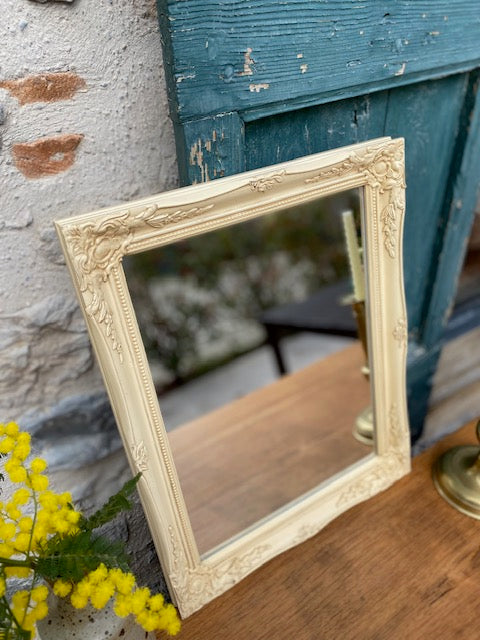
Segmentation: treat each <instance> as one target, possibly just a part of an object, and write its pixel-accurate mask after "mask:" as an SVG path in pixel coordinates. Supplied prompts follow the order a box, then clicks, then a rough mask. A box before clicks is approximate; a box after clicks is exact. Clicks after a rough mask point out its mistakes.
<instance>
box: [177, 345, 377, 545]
mask: <svg viewBox="0 0 480 640" xmlns="http://www.w3.org/2000/svg"><path fill="white" fill-rule="evenodd" d="M363 363H364V356H363V352H362V349H361V346H360V343H358V342H357V343H355V344H354V345H352V346H350V347H347V348H345V349H343V350H341V351H339V352H337V353H335V354H333V355H331V356H328V357H327V358H324V359H322V360H319V361H318V362H316V363H315V364H313V365H310V366H308V367H306V368H304V369H302V370H300V371H298V372H296V373H293V374H291V375H288V376H284V377H283V378H279V379H278V380H277V381H276V382H274V383H272V384H270V385H268V386H266V387H264V388H262V389H258V390H257V391H255V392H253V393H250V394H248V395H247V396H245V397H244V398H240V399H238V400H236V401H234V402H231V403H230V404H227V405H226V406H225V407H222V408H220V409H218V410H216V411H213V412H211V413H208V414H207V415H205V416H202V417H201V418H198V419H196V420H194V421H192V422H189V423H188V424H185V425H182V426H181V427H178V428H176V429H174V430H172V431H170V432H169V434H168V436H169V440H170V444H171V447H172V451H173V458H174V460H175V466H176V468H177V472H178V475H179V478H180V485H181V487H182V491H183V494H184V497H185V501H186V504H187V508H188V512H189V516H190V520H191V523H192V527H193V531H194V534H195V539H196V541H197V545H198V547H199V551H200V553H205V552H207V551H209V550H211V549H212V548H213V547H215V546H216V545H218V544H220V543H222V542H225V540H227V539H228V538H230V537H231V536H233V535H235V534H237V533H239V532H240V531H242V530H243V529H245V528H247V527H249V526H251V525H253V524H254V523H255V522H257V521H258V520H260V519H261V518H264V517H266V516H268V515H270V514H271V513H272V512H273V511H275V510H276V509H279V508H281V507H284V506H285V505H286V504H287V503H289V502H291V501H292V500H295V499H296V498H298V497H299V496H301V495H302V494H304V493H305V492H307V491H310V490H311V489H313V488H314V487H316V486H317V485H319V484H320V483H321V482H323V481H324V480H327V479H328V478H330V477H331V476H332V475H334V474H336V473H338V472H340V471H342V470H343V469H345V468H347V467H348V466H350V465H351V464H353V463H354V462H357V461H358V460H360V459H361V458H363V457H364V456H367V455H369V454H370V453H371V451H372V448H371V447H370V446H366V445H363V444H360V443H359V442H358V441H357V440H355V438H354V437H353V435H352V429H353V425H354V423H355V419H356V417H357V416H358V414H359V413H360V412H361V411H362V410H363V409H365V408H366V407H367V406H368V405H369V404H370V385H369V384H368V382H367V381H366V380H365V379H364V377H363V376H362V374H361V372H360V371H361V367H362V365H363ZM345 389H348V403H345Z"/></svg>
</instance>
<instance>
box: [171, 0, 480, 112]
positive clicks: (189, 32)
mask: <svg viewBox="0 0 480 640" xmlns="http://www.w3.org/2000/svg"><path fill="white" fill-rule="evenodd" d="M159 13H160V19H161V22H162V24H163V29H164V32H165V31H166V32H167V35H166V36H164V39H165V42H166V57H167V58H168V59H169V60H173V64H172V65H168V69H167V73H168V74H169V76H170V78H169V84H170V89H171V91H173V90H175V91H176V94H177V109H178V117H179V118H180V119H181V120H184V119H189V118H191V117H196V116H199V115H212V114H216V113H224V112H230V111H240V112H244V111H248V110H249V109H255V108H261V107H263V108H264V109H263V115H265V113H268V112H270V113H272V112H275V111H278V110H284V109H285V105H286V102H287V101H288V102H289V103H290V106H293V104H294V103H295V104H297V106H299V105H302V104H303V105H306V104H312V101H313V102H314V103H318V102H320V101H326V100H331V99H332V96H334V95H336V96H337V98H344V97H347V96H350V95H358V94H362V93H366V92H368V91H372V90H375V89H377V90H378V88H386V87H393V86H398V85H400V84H408V83H411V82H412V81H418V80H421V79H424V78H426V77H439V76H441V75H445V74H447V73H453V72H455V71H458V70H465V69H471V68H475V67H476V66H478V64H479V59H480V37H479V36H480V17H479V12H478V2H477V0H456V1H455V2H453V3H452V2H451V0H431V1H430V2H427V1H421V2H419V1H418V0H371V1H370V2H364V0H322V1H321V2H312V1H311V0H290V1H289V2H288V3H279V2H278V1H277V0H255V1H251V0H247V1H245V0H222V1H221V2H220V1H219V0H182V1H179V0H159ZM259 115H260V114H258V113H257V115H256V116H255V117H259Z"/></svg>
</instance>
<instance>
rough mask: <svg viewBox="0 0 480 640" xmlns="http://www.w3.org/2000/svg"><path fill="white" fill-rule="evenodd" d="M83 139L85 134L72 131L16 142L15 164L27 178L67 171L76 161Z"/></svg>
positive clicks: (14, 150) (13, 150)
mask: <svg viewBox="0 0 480 640" xmlns="http://www.w3.org/2000/svg"><path fill="white" fill-rule="evenodd" d="M82 139H83V135H81V134H79V133H70V134H64V135H62V136H57V137H54V138H53V137H52V138H40V140H35V142H22V143H18V144H14V145H13V148H12V153H13V159H14V162H15V166H16V167H17V169H18V170H19V171H21V172H22V173H23V175H24V176H26V177H27V178H43V177H45V176H51V175H54V174H55V173H60V172H62V171H66V170H67V169H69V168H70V167H71V166H72V164H73V163H74V161H75V150H76V148H77V147H78V145H79V144H80V142H81V141H82Z"/></svg>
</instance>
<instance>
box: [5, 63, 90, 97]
mask: <svg viewBox="0 0 480 640" xmlns="http://www.w3.org/2000/svg"><path fill="white" fill-rule="evenodd" d="M85 85H86V83H85V80H84V79H83V78H81V77H80V76H79V75H78V74H76V73H73V72H71V71H67V72H59V73H41V74H38V75H34V76H27V77H25V78H19V79H18V80H4V81H3V82H0V89H7V91H9V92H10V93H11V95H12V96H13V97H14V98H16V99H17V100H18V102H19V103H20V104H29V103H32V102H57V101H59V100H69V99H70V98H72V97H73V95H74V94H75V93H76V92H77V91H78V90H79V89H82V88H83V87H85Z"/></svg>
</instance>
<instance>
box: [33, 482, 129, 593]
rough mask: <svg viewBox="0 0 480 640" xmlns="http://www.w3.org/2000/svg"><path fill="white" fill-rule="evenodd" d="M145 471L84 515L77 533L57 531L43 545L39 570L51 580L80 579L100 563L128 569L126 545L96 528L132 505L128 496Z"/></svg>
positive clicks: (36, 566) (110, 567) (44, 576)
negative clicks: (92, 511) (110, 538)
mask: <svg viewBox="0 0 480 640" xmlns="http://www.w3.org/2000/svg"><path fill="white" fill-rule="evenodd" d="M140 476H141V473H138V474H137V475H136V476H135V477H134V478H132V479H131V480H128V481H127V482H126V483H125V484H124V485H123V487H122V488H121V489H120V491H118V493H116V494H115V495H113V496H111V497H110V498H109V500H108V501H107V502H106V503H105V504H104V505H103V507H101V508H100V509H98V511H95V513H93V514H92V515H91V516H90V517H88V518H85V517H84V516H82V518H81V519H80V521H79V523H78V526H79V529H80V531H79V532H78V533H77V534H75V535H69V536H61V535H60V534H58V533H57V534H56V535H54V536H53V537H52V538H50V539H49V540H47V541H46V543H45V544H44V546H43V547H42V548H41V551H40V554H39V558H38V559H37V561H36V563H35V570H36V571H37V572H38V573H39V574H40V575H41V576H42V577H43V578H44V579H45V580H47V581H53V580H56V579H57V578H60V577H61V578H62V579H63V580H72V581H73V582H78V581H79V580H81V579H82V578H83V576H84V575H85V574H87V573H88V572H89V571H93V570H94V569H96V568H97V567H98V565H99V564H101V563H102V562H103V564H104V565H105V566H106V567H107V568H109V569H112V568H114V567H118V568H120V569H122V570H123V571H128V561H127V556H126V553H125V549H124V546H123V544H122V543H120V542H111V541H110V540H108V539H107V538H105V537H103V536H94V534H93V531H94V529H98V528H99V527H101V526H103V525H104V524H107V522H111V521H112V520H113V519H114V518H115V517H116V516H117V515H118V514H119V513H121V512H122V511H126V510H128V509H130V508H131V506H132V505H131V502H130V500H129V499H128V497H129V496H130V495H131V494H132V493H133V491H134V490H135V487H136V485H137V482H138V481H139V479H140Z"/></svg>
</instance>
